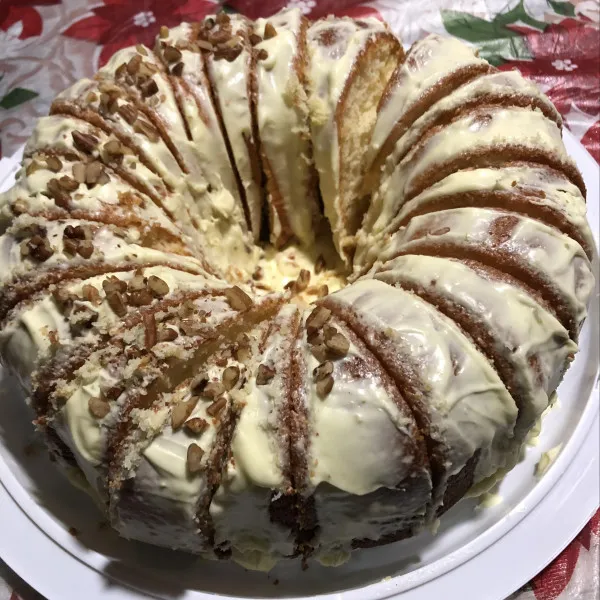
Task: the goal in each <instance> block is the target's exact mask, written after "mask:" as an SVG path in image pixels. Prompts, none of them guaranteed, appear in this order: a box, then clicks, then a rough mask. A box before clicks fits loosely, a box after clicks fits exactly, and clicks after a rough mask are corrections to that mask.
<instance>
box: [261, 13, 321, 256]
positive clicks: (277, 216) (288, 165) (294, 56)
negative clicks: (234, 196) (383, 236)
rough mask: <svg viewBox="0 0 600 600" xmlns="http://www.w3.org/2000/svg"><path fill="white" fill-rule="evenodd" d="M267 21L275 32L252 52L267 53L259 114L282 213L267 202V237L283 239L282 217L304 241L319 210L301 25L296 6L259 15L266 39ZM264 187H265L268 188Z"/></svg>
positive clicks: (311, 238)
mask: <svg viewBox="0 0 600 600" xmlns="http://www.w3.org/2000/svg"><path fill="white" fill-rule="evenodd" d="M267 23H270V24H271V25H272V26H273V27H274V28H275V31H276V32H277V35H275V36H274V37H271V38H269V39H263V41H262V42H260V43H259V44H257V45H256V51H258V52H260V51H261V50H264V51H265V52H267V54H268V56H267V58H266V59H265V60H259V61H258V62H257V64H256V78H257V87H258V102H257V117H258V129H259V132H260V141H261V145H262V150H263V153H264V155H265V157H266V159H267V161H268V164H269V166H270V169H271V171H272V176H273V180H274V185H275V186H276V188H277V190H278V195H279V202H280V203H281V204H282V206H281V209H280V211H281V213H280V212H279V210H278V209H277V208H276V207H274V206H273V205H272V200H273V199H272V198H271V199H270V200H271V208H270V214H271V240H272V241H273V243H275V244H276V245H277V243H278V241H279V240H282V239H283V240H285V234H286V231H282V227H283V225H282V222H281V221H282V217H283V219H284V220H285V221H287V222H288V223H287V224H286V225H287V226H288V227H289V232H287V233H291V234H292V235H294V236H295V237H296V238H297V239H298V240H299V241H300V243H301V244H302V245H306V246H310V245H311V244H312V243H314V231H313V218H314V216H315V214H316V211H317V204H316V198H315V190H314V189H312V186H313V185H314V182H312V181H311V175H312V173H311V171H312V158H311V150H310V133H309V131H308V106H307V98H306V93H305V91H304V88H303V87H302V84H301V82H300V79H299V75H301V73H300V70H301V69H303V66H302V65H301V64H300V63H299V61H300V57H299V54H298V53H299V51H300V49H299V41H300V40H299V38H300V30H301V27H302V24H303V18H302V13H301V11H300V9H299V8H295V9H288V10H284V11H282V12H279V13H277V14H276V15H274V16H272V17H270V18H269V19H268V20H267V19H258V20H257V21H256V24H255V31H256V33H257V34H258V35H260V36H261V37H264V29H265V26H266V25H267ZM267 189H268V186H267Z"/></svg>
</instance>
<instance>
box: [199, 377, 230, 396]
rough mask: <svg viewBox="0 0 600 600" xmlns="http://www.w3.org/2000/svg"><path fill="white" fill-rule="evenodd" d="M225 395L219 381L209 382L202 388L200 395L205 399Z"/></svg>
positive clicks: (223, 387)
mask: <svg viewBox="0 0 600 600" xmlns="http://www.w3.org/2000/svg"><path fill="white" fill-rule="evenodd" d="M223 393H225V386H224V385H223V384H222V383H221V382H220V381H210V382H209V383H207V384H206V385H205V386H204V389H203V390H202V395H203V396H206V397H207V398H213V399H214V398H216V397H217V396H220V395H221V394H223Z"/></svg>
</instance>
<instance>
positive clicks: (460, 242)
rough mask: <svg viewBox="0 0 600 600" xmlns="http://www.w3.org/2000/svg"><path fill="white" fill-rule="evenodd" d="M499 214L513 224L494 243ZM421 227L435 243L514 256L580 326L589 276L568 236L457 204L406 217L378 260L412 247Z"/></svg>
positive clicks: (591, 278)
mask: <svg viewBox="0 0 600 600" xmlns="http://www.w3.org/2000/svg"><path fill="white" fill-rule="evenodd" d="M508 215H510V216H508ZM501 219H510V221H511V223H512V225H513V226H512V227H510V228H509V231H508V234H507V235H505V236H503V239H502V240H501V242H500V243H498V242H495V241H494V240H493V238H492V235H491V232H493V231H494V223H501V222H502V221H501ZM423 228H425V229H423ZM423 231H429V232H431V233H429V234H428V236H427V240H428V241H431V242H432V243H435V244H449V245H450V244H451V245H452V246H454V247H455V248H457V249H460V248H463V249H466V248H473V249H475V250H477V251H480V250H482V249H483V250H484V251H487V252H491V253H495V254H497V253H498V252H500V251H503V252H505V253H507V254H515V255H518V256H519V257H520V260H523V261H524V265H525V266H526V267H527V269H529V270H531V271H535V272H536V273H537V274H538V275H539V276H540V277H541V278H542V280H543V281H544V282H546V283H547V284H548V285H549V286H551V287H552V288H554V289H556V290H557V291H558V292H559V294H560V295H561V298H563V299H564V302H565V303H566V305H567V308H568V311H569V313H570V316H571V317H572V319H573V321H574V323H575V326H576V328H577V329H579V328H580V326H581V323H582V322H583V320H584V319H585V315H586V313H587V309H586V305H587V300H588V298H589V296H590V294H591V291H592V289H593V286H594V276H593V273H592V267H591V264H590V261H589V259H588V257H587V256H586V254H585V252H584V251H583V249H582V248H581V246H580V245H579V244H578V243H577V242H575V241H574V240H572V239H571V238H570V237H568V236H567V235H565V234H563V233H561V232H560V231H558V230H557V229H554V228H553V227H548V225H545V224H544V223H542V222H541V221H537V220H535V219H531V218H529V217H525V216H522V215H517V214H514V213H505V212H503V211H496V210H491V209H483V208H456V209H450V210H445V211H439V212H436V213H431V214H426V215H420V216H417V217H414V218H413V219H411V221H410V222H409V224H408V225H407V226H406V228H404V229H402V230H400V231H398V232H397V233H396V234H394V235H393V236H392V237H391V239H390V242H389V245H388V247H387V249H386V250H384V251H383V252H382V254H381V257H380V260H381V262H382V263H384V262H385V261H386V260H389V259H390V258H393V257H394V256H397V255H398V253H399V252H402V253H405V254H408V253H410V252H411V248H412V247H415V246H417V245H418V244H419V243H420V242H422V241H423V238H422V233H420V232H423Z"/></svg>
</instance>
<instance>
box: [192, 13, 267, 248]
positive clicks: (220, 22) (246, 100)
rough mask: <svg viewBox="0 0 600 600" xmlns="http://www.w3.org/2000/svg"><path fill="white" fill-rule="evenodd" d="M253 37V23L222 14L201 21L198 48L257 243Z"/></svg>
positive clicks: (257, 145)
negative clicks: (203, 54)
mask: <svg viewBox="0 0 600 600" xmlns="http://www.w3.org/2000/svg"><path fill="white" fill-rule="evenodd" d="M251 33H252V25H251V23H250V21H248V20H247V19H246V18H245V17H243V16H241V15H228V14H226V13H224V12H221V13H219V14H218V15H216V16H213V17H207V18H205V19H204V21H202V23H201V24H200V27H199V29H198V40H197V44H198V46H199V47H200V48H201V50H202V51H203V52H205V59H206V68H207V73H208V79H209V81H210V85H211V91H212V94H213V98H214V102H215V107H216V108H217V111H218V114H219V115H220V118H221V119H222V122H223V125H224V132H225V135H226V137H227V143H228V147H229V151H230V159H231V161H232V163H233V164H234V166H235V169H236V173H237V176H238V177H239V181H240V195H241V196H242V199H243V201H244V205H245V214H246V220H247V223H248V228H249V229H250V231H251V232H252V235H253V237H254V240H255V241H258V239H259V238H260V234H261V224H262V223H261V220H262V210H263V189H262V172H261V164H260V139H259V133H258V127H257V121H256V71H255V68H256V54H255V53H254V52H253V49H252V46H251V44H250V34H251Z"/></svg>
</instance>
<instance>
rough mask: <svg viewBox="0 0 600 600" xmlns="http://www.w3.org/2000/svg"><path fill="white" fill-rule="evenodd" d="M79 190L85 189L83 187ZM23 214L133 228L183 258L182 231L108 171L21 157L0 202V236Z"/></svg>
mask: <svg viewBox="0 0 600 600" xmlns="http://www.w3.org/2000/svg"><path fill="white" fill-rule="evenodd" d="M81 184H85V185H84V186H83V185H81ZM23 213H27V214H28V215H30V216H33V217H44V218H46V219H50V220H58V219H61V218H62V219H64V218H68V217H72V218H75V219H85V220H88V221H91V222H98V223H105V224H107V225H115V226H117V227H129V226H131V227H134V228H135V229H138V230H139V231H140V233H141V235H142V236H143V238H144V239H145V240H146V241H147V243H148V244H151V245H152V246H153V247H154V248H156V249H162V250H167V251H172V252H175V253H177V254H188V253H189V250H188V249H187V247H186V244H185V243H184V239H182V238H183V232H182V230H181V229H180V228H179V227H178V226H177V225H175V223H173V221H172V220H171V219H169V218H168V217H167V215H166V214H165V212H164V211H163V210H162V209H160V208H159V207H158V206H157V205H156V204H155V203H154V202H152V200H151V199H150V198H149V197H148V196H147V195H146V194H143V193H141V192H139V191H138V190H136V189H135V188H132V186H131V185H129V184H128V183H127V182H125V181H124V180H123V178H122V177H121V176H120V175H118V174H117V173H116V172H115V171H114V170H113V169H112V168H110V167H106V166H104V165H102V164H101V163H100V162H97V161H88V162H85V161H80V160H78V158H77V157H76V156H71V155H68V156H65V155H61V154H58V153H56V152H53V151H52V150H49V151H40V152H33V154H32V155H30V156H28V157H25V158H24V159H23V162H22V166H21V170H20V171H19V172H18V173H17V178H16V182H15V185H14V186H13V187H12V188H11V189H10V190H8V191H7V192H5V193H4V194H2V195H1V196H0V231H3V230H4V229H5V228H6V227H7V226H9V224H10V221H11V219H13V218H14V217H15V216H17V215H19V214H23Z"/></svg>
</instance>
